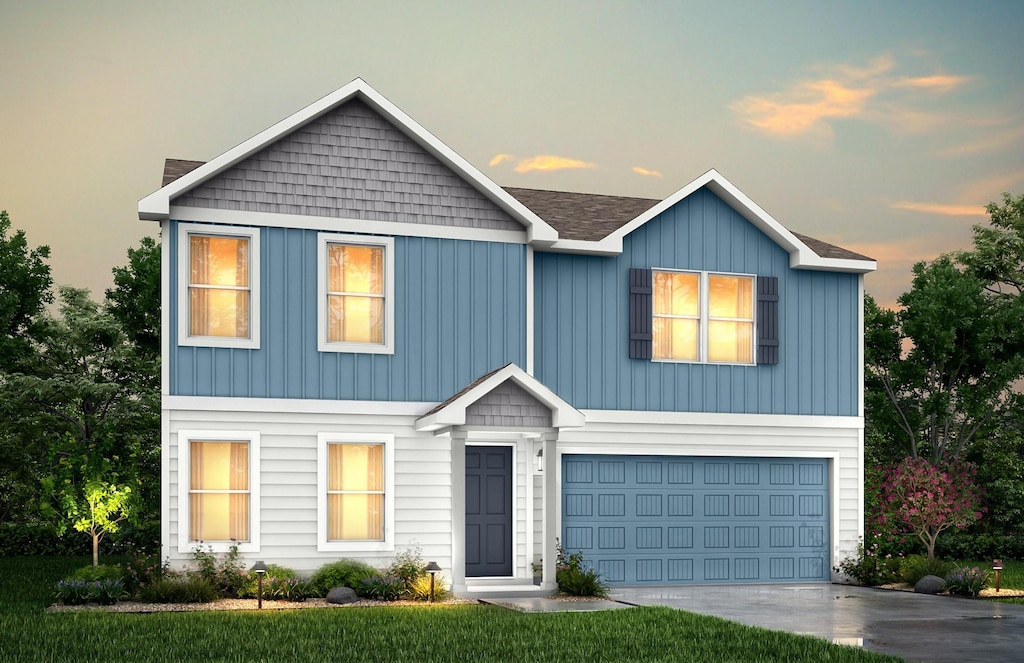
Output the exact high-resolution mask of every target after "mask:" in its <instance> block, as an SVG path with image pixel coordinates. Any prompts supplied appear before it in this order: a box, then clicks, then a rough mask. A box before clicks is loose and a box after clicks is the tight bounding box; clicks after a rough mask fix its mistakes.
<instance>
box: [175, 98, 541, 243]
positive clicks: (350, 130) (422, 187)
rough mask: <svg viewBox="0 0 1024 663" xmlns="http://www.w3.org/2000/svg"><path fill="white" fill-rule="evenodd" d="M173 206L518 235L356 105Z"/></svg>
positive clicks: (458, 181)
mask: <svg viewBox="0 0 1024 663" xmlns="http://www.w3.org/2000/svg"><path fill="white" fill-rule="evenodd" d="M172 204H174V205H182V206H187V207H202V208H212V209H225V210H236V211H246V212H271V213H277V214H301V215H306V216H320V217H334V218H348V219H365V220H374V221H395V222H403V223H422V224H432V225H442V226H457V227H468V228H481V229H492V230H513V231H521V230H523V226H522V225H521V224H520V223H519V222H517V221H516V220H514V219H513V218H512V217H510V216H509V215H508V214H507V213H506V212H505V211H504V210H502V209H500V208H499V207H497V206H496V205H495V204H494V203H492V202H491V201H490V200H488V199H487V198H485V197H484V196H483V194H481V193H480V192H479V191H477V190H476V189H474V188H473V187H472V186H470V185H469V184H468V183H466V181H465V180H463V179H462V178H461V177H460V176H459V175H457V174H456V173H454V172H453V171H452V170H450V169H449V168H448V167H447V166H445V165H444V164H442V163H441V162H440V161H438V160H437V159H436V158H435V157H434V156H433V155H431V154H429V153H427V152H426V151H425V150H424V149H423V148H422V147H420V146H419V145H417V144H416V143H414V142H413V141H412V140H410V139H409V138H408V137H407V136H406V135H405V134H403V133H402V132H401V131H399V130H398V129H397V128H396V127H394V126H393V125H392V124H391V123H389V122H388V121H387V120H385V119H384V118H383V117H381V115H380V114H378V113H377V112H376V111H374V110H373V109H371V108H370V107H369V106H367V105H366V104H365V103H363V102H362V101H359V100H352V101H350V102H348V103H346V104H344V105H343V106H341V107H339V108H337V109H335V110H334V111H332V112H330V113H327V114H326V115H324V116H323V117H321V118H318V119H317V120H314V121H313V122H310V123H309V124H306V125H305V126H303V127H301V128H299V129H297V130H295V131H294V132H292V133H291V134H289V135H287V136H285V137H283V138H282V139H281V140H279V141H277V142H275V143H274V144H272V145H269V146H268V147H266V148H264V149H263V150H261V151H260V152H258V153H256V154H254V155H253V156H251V157H249V158H248V159H245V160H244V161H242V162H241V163H239V164H237V165H235V166H234V167H232V168H230V169H228V170H227V171H225V172H224V173H222V174H220V175H218V176H217V177H214V178H213V179H211V180H209V181H207V182H204V183H203V184H201V185H199V186H198V187H196V188H194V189H191V190H189V191H187V192H185V193H184V194H182V195H181V196H179V197H178V198H176V199H175V200H174V201H172Z"/></svg>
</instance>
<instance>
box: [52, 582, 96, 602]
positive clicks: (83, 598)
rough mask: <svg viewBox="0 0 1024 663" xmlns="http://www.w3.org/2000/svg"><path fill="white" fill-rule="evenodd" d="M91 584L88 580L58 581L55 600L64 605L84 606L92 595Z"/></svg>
mask: <svg viewBox="0 0 1024 663" xmlns="http://www.w3.org/2000/svg"><path fill="white" fill-rule="evenodd" d="M90 585H92V583H91V582H89V581H86V580H74V579H69V580H58V581H57V591H56V592H55V593H54V596H55V598H56V599H57V600H58V601H60V602H61V603H63V604H64V605H83V604H85V603H88V602H89V597H90V595H91V594H92V590H91V588H90Z"/></svg>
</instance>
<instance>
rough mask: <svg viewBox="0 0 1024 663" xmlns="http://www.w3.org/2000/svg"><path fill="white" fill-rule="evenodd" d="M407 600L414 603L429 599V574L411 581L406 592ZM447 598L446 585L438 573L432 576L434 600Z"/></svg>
mask: <svg viewBox="0 0 1024 663" xmlns="http://www.w3.org/2000/svg"><path fill="white" fill-rule="evenodd" d="M408 596H409V598H411V599H413V600H416V601H426V600H428V599H430V574H429V573H427V574H424V575H422V576H420V577H419V578H417V579H416V580H413V581H412V586H411V587H409V591H408ZM447 596H448V585H447V584H446V583H445V579H444V578H443V577H442V576H441V574H440V573H437V574H434V599H435V600H441V599H444V598H446V597H447Z"/></svg>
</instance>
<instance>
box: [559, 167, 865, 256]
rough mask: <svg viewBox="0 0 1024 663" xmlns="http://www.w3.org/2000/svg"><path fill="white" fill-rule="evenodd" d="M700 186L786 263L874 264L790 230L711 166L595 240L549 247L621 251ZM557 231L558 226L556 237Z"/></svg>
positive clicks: (609, 252) (563, 241)
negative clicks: (630, 238) (760, 235)
mask: <svg viewBox="0 0 1024 663" xmlns="http://www.w3.org/2000/svg"><path fill="white" fill-rule="evenodd" d="M704 187H707V188H708V190H710V191H711V192H712V193H714V194H715V195H717V196H718V197H719V198H721V199H722V200H723V201H724V202H725V203H726V204H727V205H729V206H730V207H731V208H732V209H734V210H736V212H737V213H739V214H740V215H741V216H742V217H743V218H745V219H746V220H747V221H749V222H750V223H751V224H753V225H754V227H756V228H757V229H758V230H760V231H761V232H763V233H764V234H765V235H767V236H768V237H769V238H770V239H771V240H772V241H773V242H775V243H776V244H778V245H779V246H781V247H782V248H783V249H784V250H785V251H786V252H787V253H789V264H790V267H792V268H794V269H813V270H825V271H836V272H853V273H860V274H863V273H866V272H872V271H874V270H875V269H876V267H877V266H876V263H875V261H874V260H872V259H871V258H867V257H865V256H862V255H860V254H857V253H854V252H853V251H847V250H846V249H842V248H840V247H837V246H833V245H832V244H828V243H827V242H822V241H820V240H816V239H814V238H811V237H807V236H806V235H798V234H796V233H794V232H792V231H790V230H789V229H787V228H786V227H785V226H783V225H782V224H781V223H779V222H778V221H776V220H775V219H774V218H773V217H772V216H771V215H770V214H768V212H766V211H764V210H763V209H761V207H760V206H759V205H758V204H757V203H755V202H754V201H753V200H751V199H750V198H748V197H747V196H746V194H744V193H743V192H742V191H740V190H739V189H738V188H736V186H735V185H733V184H732V182H730V181H729V180H727V179H726V178H725V177H724V176H723V175H722V174H720V173H719V172H718V171H716V170H714V169H712V170H709V171H708V172H706V173H704V174H703V175H701V176H700V177H698V178H697V179H695V180H693V181H692V182H690V183H689V184H687V185H686V186H684V187H683V188H681V189H679V190H678V191H676V192H675V193H674V194H672V195H671V196H669V197H668V198H665V199H664V200H661V201H658V202H656V203H655V204H653V205H651V206H650V207H648V208H647V209H645V210H644V211H642V212H641V213H639V214H638V215H637V216H635V217H634V218H632V219H630V220H629V221H627V222H625V223H622V224H621V225H619V226H618V227H616V228H615V229H614V230H612V231H611V232H610V233H608V234H607V235H605V236H604V237H602V238H600V239H598V240H589V241H588V240H573V239H559V241H557V242H555V243H554V244H553V245H552V246H551V247H550V249H549V250H552V251H564V252H567V253H596V254H599V255H618V254H620V253H622V241H623V239H624V238H625V237H626V235H628V234H629V233H631V232H633V231H635V230H636V229H637V228H640V227H641V226H643V225H644V224H646V223H647V222H649V221H651V220H652V219H654V218H655V217H657V216H658V215H659V214H661V213H662V212H664V211H666V210H668V209H669V208H671V207H672V206H673V205H675V204H677V203H678V202H680V201H681V200H683V199H685V198H687V197H689V196H690V195H692V194H693V193H695V192H696V191H699V190H700V189H702V188H704ZM561 232H562V231H561V229H560V237H561ZM819 251H820V253H819Z"/></svg>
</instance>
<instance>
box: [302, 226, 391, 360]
mask: <svg viewBox="0 0 1024 663" xmlns="http://www.w3.org/2000/svg"><path fill="white" fill-rule="evenodd" d="M328 244H360V245H364V246H379V247H382V248H383V249H384V342H383V343H350V342H343V341H335V342H330V341H328V340H327V245H328ZM316 273H317V276H316V326H317V348H318V349H319V350H320V352H355V353H360V354H387V355H391V354H395V240H394V238H393V237H374V236H368V235H339V234H336V233H317V249H316Z"/></svg>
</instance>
